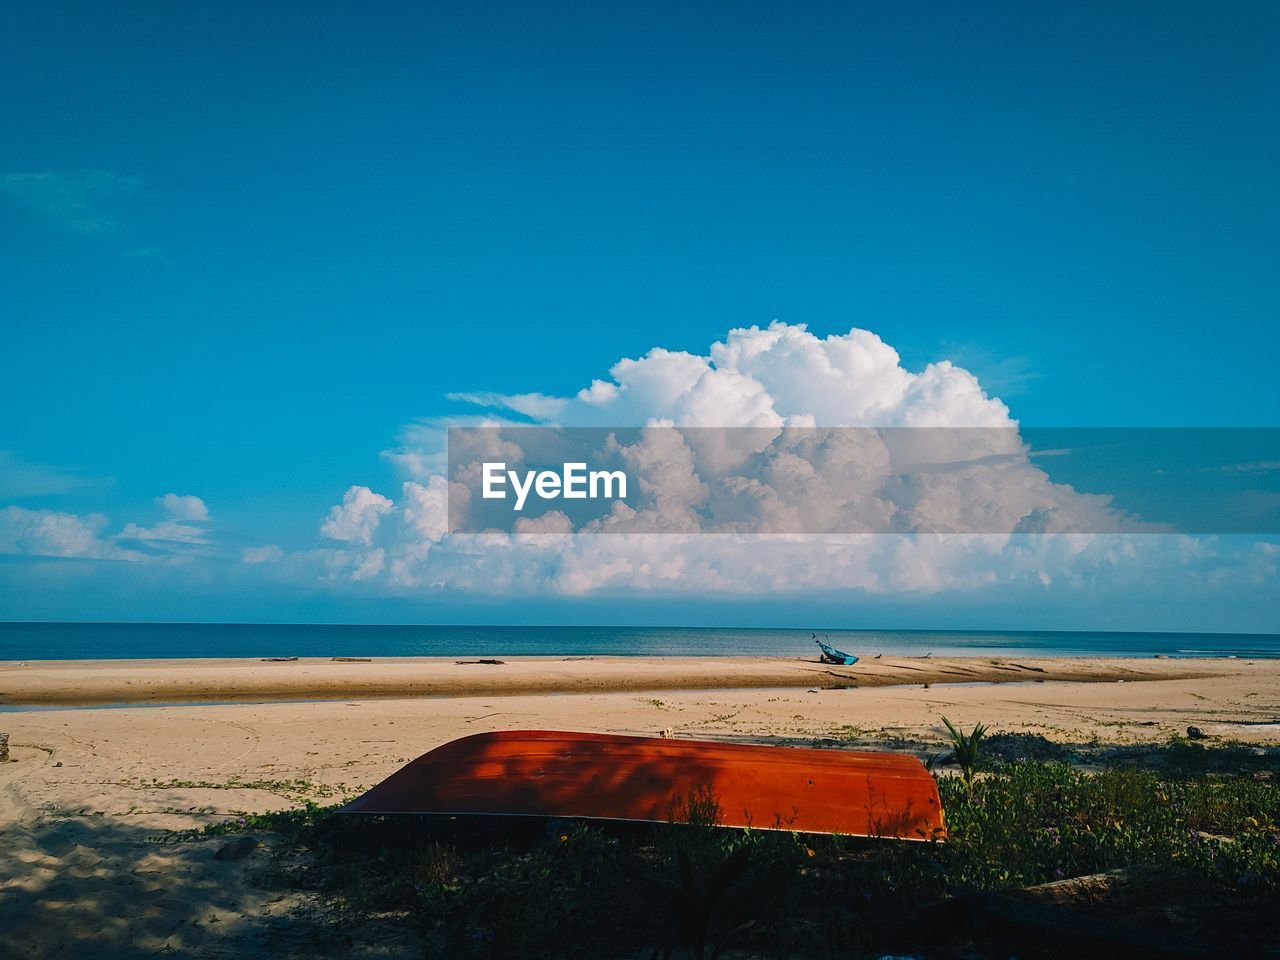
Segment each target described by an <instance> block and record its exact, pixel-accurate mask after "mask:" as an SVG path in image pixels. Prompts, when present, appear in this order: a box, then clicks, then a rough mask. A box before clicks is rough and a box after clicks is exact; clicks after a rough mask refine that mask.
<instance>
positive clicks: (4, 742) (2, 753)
mask: <svg viewBox="0 0 1280 960" xmlns="http://www.w3.org/2000/svg"><path fill="white" fill-rule="evenodd" d="M8 760H9V735H8V734H7V733H0V763H7V762H8Z"/></svg>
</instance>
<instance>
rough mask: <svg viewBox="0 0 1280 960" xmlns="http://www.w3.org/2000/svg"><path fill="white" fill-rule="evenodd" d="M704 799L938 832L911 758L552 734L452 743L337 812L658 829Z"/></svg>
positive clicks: (921, 834)
mask: <svg viewBox="0 0 1280 960" xmlns="http://www.w3.org/2000/svg"><path fill="white" fill-rule="evenodd" d="M706 791H710V795H711V796H712V797H714V799H715V802H716V803H717V804H718V807H719V812H718V814H717V817H716V822H717V823H718V824H719V825H720V826H726V827H751V828H753V829H757V830H789V831H790V830H794V831H797V832H801V833H832V834H843V835H846V836H860V837H894V838H898V839H902V840H929V839H937V838H941V837H942V836H944V835H945V832H946V828H945V825H944V822H943V817H942V803H941V801H940V799H939V797H938V786H937V784H936V783H935V782H934V779H933V777H932V776H931V775H930V774H929V772H928V771H927V770H925V768H924V766H923V764H921V763H920V761H919V760H917V759H915V758H914V757H908V756H903V755H901V754H893V753H862V752H854V751H847V750H813V749H806V748H799V747H772V746H758V745H752V744H743V743H712V742H706V741H698V740H670V739H655V738H650V737H622V736H613V735H610V734H600V733H563V732H558V731H551V730H507V731H502V732H498V733H480V734H476V735H474V736H470V737H463V738H461V739H460V740H453V741H451V742H449V743H446V744H444V745H443V746H439V747H436V748H435V749H434V750H431V751H430V752H428V753H424V754H423V755H422V756H420V757H418V759H416V760H414V761H412V762H411V763H409V764H407V765H406V766H404V767H403V768H401V769H400V770H398V771H396V772H395V773H393V774H392V775H391V776H390V777H388V778H387V779H386V780H383V781H382V782H381V783H379V784H378V785H377V786H375V787H373V788H372V789H371V790H369V791H368V792H367V793H365V794H363V795H361V796H360V797H357V798H356V799H355V800H353V801H352V802H351V803H349V804H347V806H346V807H344V808H343V810H344V812H346V813H370V814H396V813H416V814H436V815H449V816H468V815H493V816H519V817H526V816H527V817H569V818H575V819H576V818H581V819H589V820H617V821H641V822H644V821H648V822H655V823H666V822H670V821H672V820H681V819H684V817H682V816H681V810H682V808H683V806H684V805H685V804H687V803H688V799H689V798H690V797H691V796H696V795H697V794H698V792H704V793H705V792H706Z"/></svg>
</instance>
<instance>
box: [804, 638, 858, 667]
mask: <svg viewBox="0 0 1280 960" xmlns="http://www.w3.org/2000/svg"><path fill="white" fill-rule="evenodd" d="M814 642H815V643H816V644H817V645H818V646H819V647H821V648H822V657H821V660H822V662H823V663H838V664H840V665H841V666H844V667H852V666H853V665H854V664H855V663H857V662H858V658H857V657H855V656H854V655H853V654H852V653H844V652H843V651H840V650H837V649H836V648H835V647H832V646H829V645H827V644H825V643H823V642H822V641H821V640H815V641H814Z"/></svg>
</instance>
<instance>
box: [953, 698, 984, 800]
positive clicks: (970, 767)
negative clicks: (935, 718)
mask: <svg viewBox="0 0 1280 960" xmlns="http://www.w3.org/2000/svg"><path fill="white" fill-rule="evenodd" d="M942 722H943V723H944V724H945V725H946V728H947V732H948V733H949V734H950V735H951V749H952V750H953V751H954V752H955V760H956V764H957V765H958V766H959V767H960V776H961V777H963V778H964V785H965V787H966V788H967V789H968V790H969V792H970V793H972V792H973V775H974V774H975V773H976V772H977V770H978V745H979V744H980V743H981V742H982V737H983V735H984V734H986V732H987V728H986V725H985V724H981V723H979V724H975V725H974V728H973V729H972V730H970V731H969V733H968V735H966V734H965V732H964V731H963V730H961V729H960V728H959V727H957V726H956V725H955V724H954V723H952V722H951V721H950V720H948V719H947V718H946V717H943V718H942Z"/></svg>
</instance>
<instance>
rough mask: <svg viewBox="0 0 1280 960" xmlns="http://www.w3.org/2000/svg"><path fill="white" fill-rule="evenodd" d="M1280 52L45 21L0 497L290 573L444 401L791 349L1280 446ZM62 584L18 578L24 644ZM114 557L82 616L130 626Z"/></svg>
mask: <svg viewBox="0 0 1280 960" xmlns="http://www.w3.org/2000/svg"><path fill="white" fill-rule="evenodd" d="M1278 36H1280V9H1278V8H1276V7H1275V6H1274V5H1273V4H1269V3H1242V4H1235V5H1232V6H1230V7H1229V8H1227V9H1225V10H1224V9H1211V8H1209V7H1206V6H1205V5H1203V4H1193V3H1186V4H1178V3H1174V4H1168V5H1164V6H1162V7H1161V9H1160V11H1159V16H1158V17H1154V16H1152V8H1151V7H1150V6H1149V5H1146V4H1126V3H1120V4H1117V3H1082V4H1071V5H1059V6H1055V7H1045V6H1043V5H1026V4H1015V3H1008V4H978V5H976V6H969V5H966V6H964V7H959V6H956V5H944V4H936V5H935V4H921V5H896V4H895V5H881V4H850V5H801V6H796V5H776V4H760V5H738V6H736V7H734V8H732V10H730V9H729V8H726V7H718V8H717V7H713V6H711V5H708V6H705V7H702V8H697V9H693V10H691V9H689V5H687V4H672V5H665V4H646V5H643V6H640V5H588V4H581V5H571V4H566V5H558V6H552V5H539V6H533V5H525V4H509V5H508V4H490V5H477V4H457V5H451V4H433V5H430V6H423V7H422V8H420V9H419V8H414V7H411V6H410V5H405V4H387V5H382V6H378V5H373V6H370V5H364V6H362V7H359V8H356V7H351V6H349V5H326V4H309V5H307V6H305V7H302V6H294V5H287V4H271V5H265V6H264V5H261V4H253V5H249V4H245V5H238V6H237V5H234V4H224V5H217V6H212V5H211V6H208V7H196V6H192V5H174V4H167V3H155V4H143V3H137V4H124V5H115V6H111V7H104V6H102V5H98V4H38V5H31V4H28V5H22V6H20V7H18V8H15V9H14V10H12V11H11V12H10V15H9V24H8V28H7V29H6V30H5V31H4V35H3V37H0V81H3V84H4V88H5V89H6V91H7V92H8V93H9V97H7V98H6V99H7V101H8V106H9V109H8V110H7V115H6V123H5V124H4V125H3V128H0V147H2V149H0V164H2V166H0V178H2V179H0V262H3V263H4V270H3V275H4V282H3V283H2V284H0V316H3V317H5V318H7V319H6V320H5V323H4V327H5V330H6V335H5V339H6V341H7V348H8V349H7V350H6V353H7V354H8V356H9V358H10V362H9V363H8V364H6V365H5V366H6V370H5V376H4V377H2V378H0V405H2V406H3V408H4V409H5V410H6V411H8V413H7V415H6V416H5V418H4V421H3V427H2V428H0V450H5V451H7V452H8V456H7V457H6V458H5V459H0V490H3V489H4V488H5V482H6V481H5V475H6V471H7V474H8V476H9V481H8V486H9V492H10V494H13V495H11V496H9V497H7V498H0V506H4V505H6V504H12V505H16V506H18V507H20V508H22V509H24V510H30V511H37V510H44V511H60V512H66V513H69V514H75V515H85V514H89V513H95V514H103V515H106V516H107V517H109V518H110V521H111V523H112V524H114V527H115V528H119V527H120V526H121V525H122V524H123V523H125V522H126V521H136V522H137V523H140V524H146V523H155V522H158V521H159V519H160V518H161V517H163V515H164V514H163V510H162V509H161V508H160V507H159V506H158V505H157V504H156V503H155V498H156V497H158V496H161V495H162V494H165V493H168V492H177V493H181V494H194V495H198V496H199V497H201V498H202V499H203V500H204V501H205V502H206V503H207V504H208V505H209V510H210V512H211V514H212V515H213V517H214V519H215V520H216V522H217V524H218V528H219V530H220V531H221V533H220V536H222V537H224V538H225V542H226V543H233V542H234V543H241V542H243V543H245V544H249V545H253V544H281V545H282V546H283V547H284V548H285V549H286V550H288V549H302V548H306V547H308V546H311V545H313V544H314V543H316V542H319V537H318V534H317V532H316V528H317V525H318V523H319V521H320V519H321V518H323V517H324V516H325V515H326V512H327V511H328V510H329V509H330V508H331V506H332V505H333V504H335V503H337V502H338V501H340V500H341V499H342V496H343V493H344V491H345V490H347V489H348V487H349V486H351V485H352V484H359V485H365V486H370V487H372V488H374V489H385V490H387V491H388V492H389V493H390V492H391V491H392V490H393V488H394V487H395V486H396V484H398V483H399V482H400V481H401V480H402V479H403V477H402V476H401V474H400V473H399V472H398V470H397V466H396V464H395V463H394V462H391V461H389V460H388V459H387V458H385V457H382V456H380V453H381V452H382V451H384V450H387V449H388V448H389V447H392V446H394V445H395V444H396V437H397V435H398V434H399V433H400V431H401V429H402V427H403V426H404V425H405V424H406V423H409V422H411V421H413V420H414V419H415V418H418V417H429V416H439V415H446V414H449V413H452V412H456V411H458V410H459V409H460V408H461V405H460V404H459V403H458V402H455V401H449V400H447V399H446V394H449V393H451V392H459V391H493V390H496V391H501V392H504V393H520V392H523V391H539V392H543V393H548V394H555V395H568V394H572V393H573V392H574V391H576V390H578V389H579V388H581V387H583V386H585V385H586V384H587V383H588V382H589V381H590V380H591V379H592V378H594V377H605V376H607V371H608V370H609V368H610V366H611V365H612V364H613V363H614V362H615V361H616V360H618V359H619V358H621V357H637V356H640V355H642V354H644V353H645V352H646V351H648V350H649V349H650V348H652V347H655V346H661V347H664V348H667V349H670V350H689V351H693V352H695V353H705V351H706V349H707V347H708V345H709V344H711V343H712V342H715V341H717V340H721V339H723V338H724V336H725V334H726V332H727V331H728V330H730V329H731V328H734V327H739V326H750V325H753V324H760V325H765V324H768V323H769V322H770V321H772V320H774V319H775V318H776V319H781V320H783V321H786V322H788V323H792V324H798V323H804V324H808V326H809V328H810V330H811V331H813V332H814V333H817V334H819V335H823V336H825V335H827V334H832V333H845V332H846V331H848V330H849V329H850V327H851V326H858V327H862V328H866V329H869V330H872V331H874V332H875V333H876V334H878V335H879V336H880V337H882V338H883V339H884V340H885V341H886V342H887V343H889V344H891V345H892V346H894V347H895V348H896V349H897V350H898V351H899V352H900V354H901V356H902V360H903V364H904V365H905V366H906V367H907V368H908V369H911V370H919V369H921V368H923V367H924V366H925V365H926V364H927V363H929V362H931V361H934V360H939V359H944V358H946V359H952V360H954V361H955V362H956V363H958V364H960V365H961V366H964V367H966V368H967V369H969V370H971V371H972V372H973V373H974V374H975V375H976V376H977V377H978V379H979V380H980V381H981V382H982V384H983V386H984V387H985V388H986V389H987V390H988V392H990V393H992V394H994V395H996V396H999V397H1000V398H1001V399H1003V400H1004V401H1005V402H1006V403H1007V404H1008V406H1009V408H1010V410H1011V412H1012V415H1013V416H1014V417H1015V418H1017V419H1018V420H1019V421H1021V422H1023V423H1025V424H1032V425H1084V426H1088V425H1122V426H1132V425H1180V426H1214V425H1274V424H1275V411H1276V410H1277V409H1280V386H1278V384H1280V378H1277V377H1276V376H1275V373H1274V357H1275V355H1276V348H1277V345H1278V341H1280V333H1278V332H1277V330H1278V325H1277V324H1276V322H1275V321H1276V317H1277V315H1278V313H1280V274H1278V273H1277V271H1276V270H1275V264H1276V263H1277V262H1280V235H1278V234H1277V232H1276V230H1275V227H1274V225H1275V222H1276V219H1277V213H1280V209H1278V208H1280V204H1278V202H1277V201H1278V200H1280V198H1278V196H1277V184H1278V182H1280V177H1277V174H1276V171H1277V170H1278V169H1280V123H1278V122H1277V121H1280V97H1278V96H1277V92H1276V91H1277V90H1278V89H1280V59H1277V58H1276V56H1275V49H1276V41H1277V38H1278ZM68 477H71V478H72V479H70V480H69V479H68ZM32 478H36V479H35V480H33V479H32ZM58 478H62V479H61V481H59V479H58ZM75 478H79V481H80V482H77V481H76V480H75ZM29 564H34V565H36V566H39V567H41V568H42V569H45V573H37V572H34V571H33V570H32V569H27V566H28V565H29ZM49 566H50V564H48V563H46V562H43V561H32V560H26V559H21V558H19V559H11V560H8V561H6V562H5V563H4V564H3V567H4V572H3V573H0V590H4V591H6V592H8V593H9V598H8V602H7V603H5V602H3V598H0V615H3V614H4V613H5V612H6V610H8V611H13V614H12V615H18V614H24V615H25V613H28V612H32V611H36V607H35V606H33V605H32V604H30V603H28V602H27V601H26V600H23V601H21V602H19V601H18V600H17V599H15V598H16V593H17V592H18V591H19V590H23V591H28V590H30V589H32V587H31V585H32V584H33V583H36V582H39V581H37V580H34V579H32V578H34V577H37V576H45V575H48V574H47V568H48V567H49ZM80 566H86V565H85V564H81V565H80ZM87 566H91V567H92V566H94V564H92V563H90V564H87ZM18 567H21V568H22V569H21V570H17V569H16V568H18ZM117 567H118V565H117V566H116V567H113V568H112V570H111V571H110V572H107V573H102V572H101V571H99V572H98V573H91V572H87V571H86V572H79V573H76V574H75V575H74V581H75V587H74V589H73V588H72V587H66V588H64V590H65V596H64V595H61V594H60V595H59V600H58V609H62V610H66V611H68V615H73V616H75V615H93V614H94V613H95V611H98V610H103V609H107V608H108V607H110V608H111V609H112V610H113V611H115V612H116V613H119V612H120V611H119V610H118V609H117V607H118V606H119V605H118V604H117V605H115V606H112V605H111V604H109V603H107V602H106V599H105V598H106V595H108V594H111V593H113V592H118V591H119V590H120V587H121V584H122V583H126V584H128V583H134V582H135V581H133V580H131V579H130V576H132V575H127V574H124V573H120V572H119V571H118V569H117ZM57 576H58V577H66V576H68V575H67V574H63V573H60V574H57ZM236 576H237V577H240V576H241V574H237V575H236ZM6 578H7V579H6ZM215 580H216V578H215ZM6 582H7V583H8V584H9V586H8V587H5V586H4V584H5V583H6ZM138 582H139V583H140V582H142V581H138ZM217 582H219V583H222V581H217ZM137 589H138V590H139V591H140V592H141V593H143V594H145V592H146V590H145V589H144V588H142V587H138V588H137ZM191 589H192V590H194V588H191ZM218 589H223V590H225V591H226V593H225V595H226V596H227V597H232V598H234V603H233V604H232V607H233V608H234V605H235V604H237V603H238V604H241V605H242V608H243V609H245V610H246V611H248V610H253V611H257V613H256V614H255V615H256V616H259V617H261V616H263V615H264V614H263V612H262V611H267V612H268V613H269V611H270V610H272V609H279V611H280V615H281V616H286V615H287V616H288V617H289V618H293V617H295V616H305V614H306V612H307V611H308V610H320V609H321V608H322V607H325V605H326V604H330V603H336V602H337V601H332V600H330V599H325V597H326V596H327V595H325V594H324V592H323V591H318V592H313V591H310V590H309V588H302V587H299V588H298V589H299V590H300V591H301V593H302V595H303V596H304V598H305V597H312V596H314V597H316V598H317V599H314V601H313V602H314V604H315V606H314V607H311V608H308V607H307V606H306V603H307V602H312V601H306V600H305V599H304V600H300V601H298V605H295V606H294V607H290V608H289V609H284V608H282V607H281V608H274V607H272V604H271V602H270V600H269V598H268V597H266V595H265V594H264V593H263V591H264V590H266V588H262V587H259V586H255V585H254V583H253V582H252V581H251V580H250V581H247V582H243V583H242V582H240V580H236V582H235V585H234V586H233V585H231V584H230V583H229V582H228V583H224V584H223V586H222V587H219V588H218ZM267 592H268V593H269V591H267ZM140 602H141V601H140ZM390 602H391V601H388V603H390ZM458 602H459V603H460V602H461V601H458ZM886 602H889V601H886ZM993 602H994V601H993ZM395 603H397V604H401V605H404V609H407V610H409V611H411V612H410V613H407V614H404V615H405V616H410V617H427V618H430V613H431V608H430V607H429V606H421V605H420V606H415V605H414V603H415V601H414V600H413V599H412V598H408V599H406V598H404V597H399V598H397V599H396V600H395ZM553 606H554V605H553ZM202 609H203V608H202ZM223 609H225V606H224V607H223ZM388 609H390V608H388ZM299 610H301V611H302V613H301V614H300V613H299V612H298V611H299ZM36 612H38V611H36ZM147 614H148V611H147V609H141V610H139V611H138V615H139V616H140V617H142V618H146V617H147ZM202 615H205V614H202ZM397 615H398V614H397ZM233 618H234V615H233ZM372 619H378V617H372Z"/></svg>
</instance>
